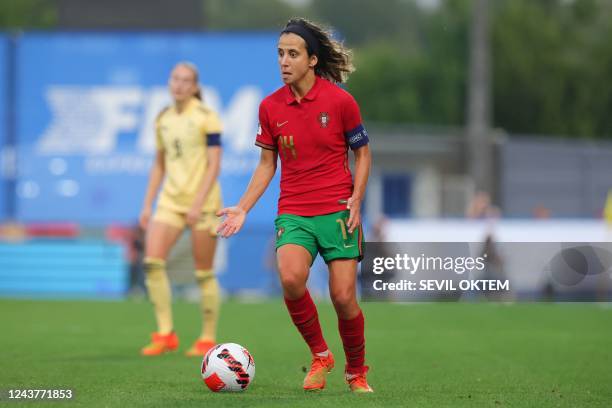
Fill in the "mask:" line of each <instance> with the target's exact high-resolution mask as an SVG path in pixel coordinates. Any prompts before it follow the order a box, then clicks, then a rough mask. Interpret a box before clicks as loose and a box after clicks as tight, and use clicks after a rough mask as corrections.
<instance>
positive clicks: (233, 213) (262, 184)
mask: <svg viewBox="0 0 612 408" xmlns="http://www.w3.org/2000/svg"><path fill="white" fill-rule="evenodd" d="M277 159H278V152H277V151H276V150H271V149H265V148H264V149H261V155H260V156H259V164H258V165H257V167H256V168H255V172H254V173H253V176H252V177H251V181H250V182H249V185H248V186H247V189H246V191H245V192H244V194H243V195H242V198H240V201H239V202H238V205H236V206H235V207H228V208H224V209H222V210H221V211H219V212H218V213H217V215H218V216H222V215H225V216H226V218H225V220H224V221H223V222H222V223H221V225H220V226H219V228H218V229H217V232H218V233H219V234H220V235H221V236H223V237H226V238H227V237H229V236H230V235H233V234H235V233H237V232H238V231H240V228H242V225H243V224H244V221H245V218H246V215H247V213H248V212H249V211H250V210H251V208H253V206H254V205H255V203H256V202H257V200H259V198H260V197H261V196H262V194H263V193H264V192H265V191H266V189H267V188H268V185H269V184H270V181H271V180H272V178H273V177H274V174H275V173H276V162H277Z"/></svg>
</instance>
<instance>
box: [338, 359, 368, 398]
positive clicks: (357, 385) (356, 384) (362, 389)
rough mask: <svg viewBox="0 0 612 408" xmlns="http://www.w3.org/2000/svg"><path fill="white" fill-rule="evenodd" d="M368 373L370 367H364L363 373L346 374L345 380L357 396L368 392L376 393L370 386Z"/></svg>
mask: <svg viewBox="0 0 612 408" xmlns="http://www.w3.org/2000/svg"><path fill="white" fill-rule="evenodd" d="M367 372H368V367H367V366H366V367H364V370H363V372H361V373H355V374H351V373H349V372H345V374H344V378H345V379H346V383H347V384H348V385H349V388H350V389H351V391H352V392H354V393H357V394H362V393H366V392H374V390H373V389H372V387H370V385H369V384H368V381H367V380H366V373H367Z"/></svg>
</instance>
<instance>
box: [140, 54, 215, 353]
mask: <svg viewBox="0 0 612 408" xmlns="http://www.w3.org/2000/svg"><path fill="white" fill-rule="evenodd" d="M169 88H170V93H171V95H172V98H173V99H174V103H173V104H172V105H171V106H169V107H167V108H166V109H164V110H163V111H162V112H161V113H160V114H159V115H158V116H157V119H156V123H155V126H156V134H157V137H156V145H157V154H156V156H155V162H154V164H153V167H152V169H151V173H150V176H149V184H148V187H147V193H146V196H145V199H144V204H143V207H142V212H141V213H140V225H141V226H142V228H146V243H145V259H144V264H145V268H144V269H145V283H146V286H147V290H148V293H149V298H150V299H151V302H152V303H153V305H154V309H155V317H156V320H157V332H155V333H153V335H152V337H153V339H152V342H151V343H150V344H149V345H147V346H145V347H144V348H143V349H142V351H141V353H142V354H143V355H147V356H151V355H159V354H163V353H165V352H168V351H173V350H176V349H177V348H178V343H179V341H178V337H177V335H176V333H175V332H174V327H173V324H172V309H171V291H170V284H169V282H168V277H167V275H166V269H165V265H166V259H167V257H168V252H169V251H170V249H171V248H172V246H173V245H174V244H175V243H176V241H177V239H178V238H179V237H180V235H181V234H182V232H183V230H184V229H185V227H186V226H187V227H189V228H190V229H191V243H192V248H193V259H194V264H195V268H196V271H195V277H196V280H197V283H198V286H199V287H200V293H201V296H202V299H201V300H202V318H203V328H202V332H201V335H200V337H199V338H198V339H197V340H196V341H195V343H194V344H193V346H192V347H191V348H190V349H189V350H188V351H187V353H186V354H187V355H188V356H199V355H204V354H205V353H206V352H207V351H208V349H209V348H211V347H212V346H213V345H214V343H215V334H216V328H217V320H218V317H219V286H218V284H217V279H216V277H215V274H214V272H213V270H212V266H213V257H214V254H215V248H216V229H217V226H218V225H219V221H218V218H217V217H216V216H215V212H216V211H218V210H219V208H221V190H220V187H219V183H218V181H217V177H218V175H219V168H220V162H221V143H220V135H221V122H220V120H219V117H218V115H217V113H216V112H214V111H213V110H211V109H210V108H208V107H206V106H205V105H203V104H202V103H201V100H200V99H201V94H200V89H199V86H198V70H197V68H196V67H195V66H194V65H193V64H191V63H187V62H181V63H179V64H177V65H176V66H175V67H174V69H173V70H172V73H171V75H170V79H169ZM162 180H163V187H162V190H161V193H160V194H159V197H158V200H157V207H156V211H155V214H154V215H153V217H151V212H152V210H151V208H152V204H153V200H154V198H155V196H156V195H157V192H158V190H159V187H160V184H161V183H162Z"/></svg>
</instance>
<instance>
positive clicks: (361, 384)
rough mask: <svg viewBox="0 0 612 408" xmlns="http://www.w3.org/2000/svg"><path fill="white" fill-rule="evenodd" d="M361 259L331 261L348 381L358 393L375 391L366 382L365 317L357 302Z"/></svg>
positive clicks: (331, 284)
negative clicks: (358, 263)
mask: <svg viewBox="0 0 612 408" xmlns="http://www.w3.org/2000/svg"><path fill="white" fill-rule="evenodd" d="M356 282H357V259H336V260H333V261H330V262H329V292H330V296H331V299H332V303H333V304H334V308H335V309H336V314H337V315H338V330H339V331H340V337H341V338H342V346H343V347H344V354H345V356H346V368H345V375H346V381H347V382H348V384H349V386H350V388H351V390H352V391H354V392H372V388H370V386H369V385H368V383H367V381H366V377H365V375H366V373H367V371H368V367H367V366H366V365H365V334H364V332H365V330H364V329H365V328H364V317H363V313H362V311H361V308H360V307H359V304H358V303H357V293H356V292H357V290H356V286H357V285H356Z"/></svg>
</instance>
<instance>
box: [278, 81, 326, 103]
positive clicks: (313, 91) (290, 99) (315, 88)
mask: <svg viewBox="0 0 612 408" xmlns="http://www.w3.org/2000/svg"><path fill="white" fill-rule="evenodd" d="M321 81H323V79H321V77H319V76H318V75H315V83H314V84H313V85H312V88H310V91H308V93H306V95H304V97H303V98H302V100H307V101H314V100H315V99H316V97H317V95H318V94H319V90H320V89H321ZM285 90H286V97H285V101H286V102H287V105H291V104H292V103H297V99H295V95H294V94H293V91H292V90H291V87H290V86H289V85H285Z"/></svg>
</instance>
